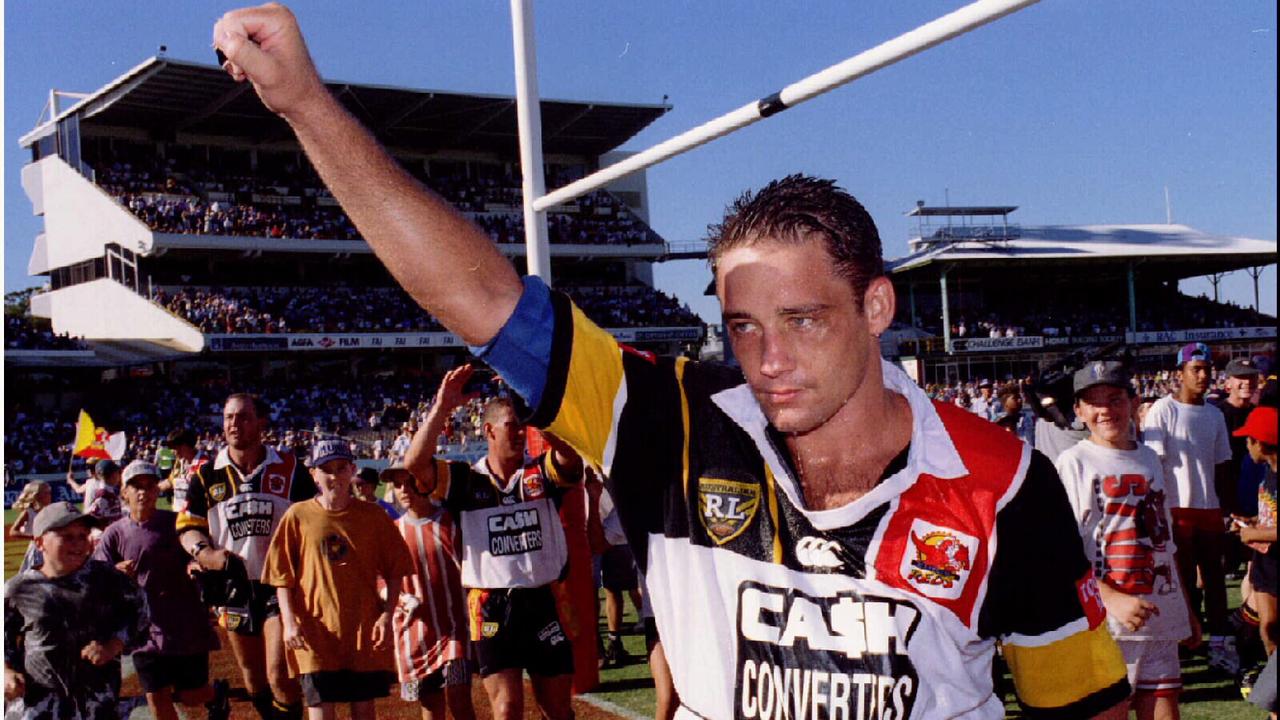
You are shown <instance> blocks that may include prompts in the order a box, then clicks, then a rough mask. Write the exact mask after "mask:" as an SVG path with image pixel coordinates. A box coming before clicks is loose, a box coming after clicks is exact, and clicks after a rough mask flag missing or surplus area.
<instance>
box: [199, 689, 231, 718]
mask: <svg viewBox="0 0 1280 720" xmlns="http://www.w3.org/2000/svg"><path fill="white" fill-rule="evenodd" d="M205 709H206V710H208V711H209V720H229V718H230V717H231V683H229V682H227V681H226V680H214V681H213V699H212V700H210V701H209V702H208V704H207V705H205Z"/></svg>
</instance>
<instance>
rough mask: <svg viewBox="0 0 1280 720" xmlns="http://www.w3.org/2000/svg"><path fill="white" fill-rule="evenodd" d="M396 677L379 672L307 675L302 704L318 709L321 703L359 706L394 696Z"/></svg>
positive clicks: (317, 673) (328, 672) (333, 671)
mask: <svg viewBox="0 0 1280 720" xmlns="http://www.w3.org/2000/svg"><path fill="white" fill-rule="evenodd" d="M395 679H396V674H395V673H393V672H386V671H382V670H376V671H373V672H356V671H355V670H322V671H320V672H314V673H303V674H302V678H301V685H302V704H303V705H306V706H307V707H315V706H317V705H320V704H321V703H357V702H366V701H369V700H377V699H378V698H380V697H386V696H387V695H389V694H391V683H393V682H395Z"/></svg>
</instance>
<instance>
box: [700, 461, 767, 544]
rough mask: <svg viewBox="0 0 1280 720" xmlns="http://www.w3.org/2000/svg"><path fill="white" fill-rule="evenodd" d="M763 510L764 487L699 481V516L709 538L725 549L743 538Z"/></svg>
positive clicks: (716, 479)
mask: <svg viewBox="0 0 1280 720" xmlns="http://www.w3.org/2000/svg"><path fill="white" fill-rule="evenodd" d="M759 507H760V486H759V485H755V484H753V483H744V482H737V481H735V480H724V479H721V478H709V477H700V478H698V515H699V516H701V517H702V525H703V527H705V528H706V529H707V535H708V536H710V537H711V540H712V541H714V542H715V544H717V545H724V544H725V543H727V542H729V541H730V540H732V539H734V538H736V537H738V536H739V535H741V534H742V531H744V530H746V529H747V526H748V525H750V524H751V521H752V520H754V519H755V516H756V510H757V509H758V508H759Z"/></svg>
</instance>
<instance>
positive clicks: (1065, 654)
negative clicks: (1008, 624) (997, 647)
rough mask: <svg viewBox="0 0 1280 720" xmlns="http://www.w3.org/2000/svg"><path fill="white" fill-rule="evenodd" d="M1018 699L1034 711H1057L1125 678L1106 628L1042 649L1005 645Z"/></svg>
mask: <svg viewBox="0 0 1280 720" xmlns="http://www.w3.org/2000/svg"><path fill="white" fill-rule="evenodd" d="M1004 659H1005V661H1006V662H1008V663H1009V670H1010V672H1012V673H1013V682H1014V685H1015V686H1016V687H1017V689H1018V698H1019V699H1020V700H1022V702H1023V703H1025V704H1026V705H1027V706H1029V707H1033V708H1046V709H1047V708H1060V707H1066V706H1068V705H1070V704H1072V703H1074V702H1077V701H1079V700H1082V699H1084V698H1087V697H1089V696H1090V695H1093V694H1094V693H1096V692H1100V691H1102V690H1105V689H1107V688H1109V687H1111V686H1113V685H1115V684H1116V683H1118V682H1120V681H1121V680H1123V679H1124V678H1125V666H1124V656H1123V655H1121V654H1120V647H1119V646H1118V645H1116V642H1115V640H1113V639H1112V638H1111V634H1110V633H1109V632H1107V624H1106V623H1102V624H1100V625H1098V627H1096V628H1094V629H1093V630H1086V631H1083V632H1078V633H1076V634H1074V635H1070V636H1068V637H1065V638H1063V639H1061V640H1058V641H1056V642H1053V643H1050V644H1048V645H1044V646H1041V647H1022V646H1019V645H1010V644H1007V643H1006V644H1005V645H1004Z"/></svg>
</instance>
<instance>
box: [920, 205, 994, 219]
mask: <svg viewBox="0 0 1280 720" xmlns="http://www.w3.org/2000/svg"><path fill="white" fill-rule="evenodd" d="M1017 209H1018V206H1017V205H971V206H967V207H949V206H948V207H929V206H926V205H916V206H915V207H913V208H911V209H910V210H908V211H907V217H949V216H962V215H1008V214H1009V213H1011V212H1013V211H1014V210H1017Z"/></svg>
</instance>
